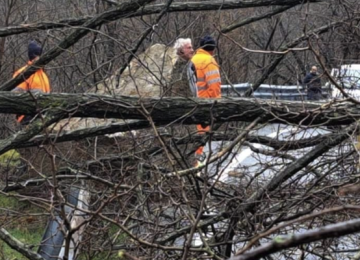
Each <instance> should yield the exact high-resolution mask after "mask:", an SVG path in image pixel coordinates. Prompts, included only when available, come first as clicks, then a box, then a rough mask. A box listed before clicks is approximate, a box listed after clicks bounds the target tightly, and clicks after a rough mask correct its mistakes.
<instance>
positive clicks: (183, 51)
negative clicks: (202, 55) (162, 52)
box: [174, 38, 197, 97]
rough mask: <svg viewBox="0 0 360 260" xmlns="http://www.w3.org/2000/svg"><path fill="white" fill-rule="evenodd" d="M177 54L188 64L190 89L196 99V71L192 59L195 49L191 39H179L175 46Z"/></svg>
mask: <svg viewBox="0 0 360 260" xmlns="http://www.w3.org/2000/svg"><path fill="white" fill-rule="evenodd" d="M174 49H175V52H176V54H177V55H178V56H179V57H180V58H181V59H183V60H185V61H187V62H188V65H187V69H186V75H187V78H188V81H189V87H190V90H191V93H192V94H193V96H194V97H197V87H196V69H195V66H194V63H192V61H191V58H192V57H193V56H194V53H195V52H194V49H193V46H192V43H191V39H190V38H179V39H177V40H176V42H175V44H174Z"/></svg>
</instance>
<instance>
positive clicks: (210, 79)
mask: <svg viewBox="0 0 360 260" xmlns="http://www.w3.org/2000/svg"><path fill="white" fill-rule="evenodd" d="M191 61H192V62H193V63H194V65H195V69H196V77H197V82H196V85H197V97H199V98H220V97H221V78H220V71H219V65H218V64H217V62H216V61H215V59H214V57H213V56H212V55H211V54H210V53H209V52H207V51H205V50H203V49H198V50H197V51H196V54H195V55H194V56H193V57H192V59H191Z"/></svg>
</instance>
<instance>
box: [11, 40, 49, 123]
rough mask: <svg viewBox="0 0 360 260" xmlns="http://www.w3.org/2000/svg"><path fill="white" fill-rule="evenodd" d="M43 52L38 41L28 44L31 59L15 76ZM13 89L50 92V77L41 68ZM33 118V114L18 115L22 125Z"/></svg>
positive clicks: (17, 90)
mask: <svg viewBox="0 0 360 260" xmlns="http://www.w3.org/2000/svg"><path fill="white" fill-rule="evenodd" d="M41 53H42V48H41V46H40V45H39V44H38V43H37V42H36V41H30V43H29V45H28V57H29V61H28V63H27V65H26V66H24V67H22V68H21V69H19V70H17V71H16V72H15V73H14V75H13V78H15V77H16V76H17V75H19V74H20V73H21V72H23V71H24V70H25V69H26V68H27V67H28V66H31V64H32V63H33V62H34V61H35V60H36V59H38V58H39V56H40V55H41ZM13 91H16V92H27V91H30V92H32V93H36V92H41V93H49V92H50V83H49V78H48V76H47V75H46V73H45V72H44V70H43V69H42V68H39V69H38V70H37V71H36V72H35V73H34V74H32V75H31V76H30V77H29V78H27V79H26V80H24V81H23V82H22V83H20V84H19V85H18V86H17V87H16V88H15V89H14V90H13ZM31 119H32V117H31V116H24V115H18V116H17V121H18V122H19V123H21V124H22V125H25V124H28V123H29V122H30V120H31Z"/></svg>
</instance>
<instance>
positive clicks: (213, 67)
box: [205, 62, 221, 98]
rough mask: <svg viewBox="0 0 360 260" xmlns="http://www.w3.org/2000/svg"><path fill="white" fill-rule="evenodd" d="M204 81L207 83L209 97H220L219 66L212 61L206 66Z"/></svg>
mask: <svg viewBox="0 0 360 260" xmlns="http://www.w3.org/2000/svg"><path fill="white" fill-rule="evenodd" d="M205 81H206V83H207V85H208V92H209V97H211V98H221V77H220V71H219V66H218V65H217V64H215V63H213V62H211V63H210V64H209V66H207V70H206V72H205Z"/></svg>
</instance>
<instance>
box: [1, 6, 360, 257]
mask: <svg viewBox="0 0 360 260" xmlns="http://www.w3.org/2000/svg"><path fill="white" fill-rule="evenodd" d="M3 2H4V4H3V5H2V6H1V7H0V10H1V14H2V15H1V16H0V23H1V28H0V82H1V83H0V91H1V95H0V111H1V120H2V125H1V138H2V139H1V140H0V154H1V156H0V171H1V175H0V176H1V178H0V189H1V190H0V198H3V197H10V198H13V199H14V200H17V201H19V202H20V201H21V202H26V207H28V208H26V209H21V208H18V207H17V208H12V207H10V206H4V207H3V206H0V219H1V221H0V239H1V240H2V241H3V243H6V244H7V245H9V246H10V247H11V248H13V249H14V250H16V251H18V252H19V253H20V254H22V255H23V256H24V257H27V258H28V259H49V255H47V254H50V255H51V253H49V252H44V251H42V252H36V250H35V249H34V248H35V247H40V248H42V247H43V246H44V245H48V246H49V247H53V248H55V247H56V246H58V247H59V250H58V251H60V246H61V247H62V253H61V256H60V257H61V258H62V259H117V258H123V259H261V258H263V259H348V258H349V257H350V258H352V259H359V251H360V249H359V245H358V233H359V231H360V225H359V220H358V218H357V215H358V214H359V206H358V205H357V203H358V197H357V196H358V194H359V191H360V185H358V178H359V173H358V171H359V170H358V160H359V156H358V149H359V146H358V144H357V136H358V135H359V127H358V122H359V119H360V106H359V101H357V100H356V99H354V98H351V97H346V98H344V99H342V100H330V99H328V100H326V101H322V102H306V101H284V100H279V99H273V100H260V99H254V98H252V97H251V96H252V94H253V92H254V91H256V89H257V88H258V87H259V86H260V85H261V84H263V83H272V84H289V85H290V84H295V85H296V84H299V83H298V80H299V79H301V78H302V77H303V76H304V73H306V72H307V70H308V69H309V67H310V66H311V65H313V64H318V65H319V67H320V68H321V71H322V72H323V76H322V80H323V82H326V81H331V80H333V79H331V78H329V76H330V75H329V71H330V69H332V68H334V67H338V66H340V65H342V64H349V63H357V60H358V58H359V45H358V44H359V43H358V42H359V41H358V38H359V32H358V25H359V20H360V16H359V12H358V11H359V8H360V4H359V3H358V2H357V1H355V0H347V1H338V0H330V1H321V0H308V1H306V0H262V1H259V0H252V1H230V0H226V1H195V2H194V1H191V2H187V1H185V2H184V1H172V0H168V1H155V0H137V1H114V0H103V1H100V0H98V1H89V0H85V1H69V0H57V1H53V0H49V1H38V0H36V1H25V0H6V1H3ZM205 34H211V35H212V36H214V37H215V38H216V39H217V41H218V48H217V52H216V59H217V60H218V61H219V64H220V66H221V73H222V82H223V84H228V85H232V84H236V83H241V82H250V83H252V84H253V88H252V89H249V90H248V91H246V92H245V94H243V96H242V97H241V96H237V97H224V98H222V99H218V100H212V99H206V100H205V99H196V98H189V97H188V96H186V95H185V94H179V93H182V92H181V91H178V89H176V86H177V85H176V84H177V83H178V82H176V81H178V80H177V79H176V80H175V79H174V78H172V79H168V78H166V80H165V79H164V78H165V73H166V72H165V69H163V70H161V69H162V68H159V67H161V66H158V67H157V68H154V67H152V66H151V65H150V63H151V62H144V59H145V58H144V56H141V55H142V53H143V52H144V51H147V50H148V48H149V47H151V46H154V45H156V44H162V45H164V46H167V47H168V48H169V49H171V48H170V47H171V46H172V45H173V43H174V41H175V40H176V39H177V38H179V37H191V38H192V39H193V41H194V45H195V47H198V46H197V45H198V42H199V39H200V38H201V37H202V36H203V35H205ZM31 39H36V40H38V41H39V42H41V43H42V45H43V48H44V53H43V55H42V56H41V58H40V59H39V60H37V61H36V62H35V63H34V66H29V67H28V69H26V71H24V73H22V74H21V75H19V76H18V77H16V78H12V74H13V72H14V71H15V70H16V69H17V68H19V67H20V66H22V65H23V64H24V63H25V62H26V59H27V53H26V52H27V43H28V41H29V40H31ZM155 54H156V55H157V56H154V57H156V58H153V59H160V60H161V59H163V60H164V63H163V64H165V62H166V58H165V57H166V56H165V55H164V53H155ZM145 56H146V55H145ZM143 58H144V59H143ZM130 64H131V66H133V67H136V68H137V69H138V70H139V71H140V70H141V69H142V70H144V71H146V72H147V73H148V74H151V75H152V76H153V78H154V79H155V81H156V82H157V85H158V86H159V88H160V92H159V93H160V94H159V95H157V96H156V95H154V96H152V95H142V96H141V97H138V96H129V95H126V94H123V93H118V92H116V87H115V88H114V89H115V90H114V89H112V90H111V87H112V86H113V84H115V85H116V86H118V82H120V81H121V80H124V78H126V79H129V82H128V85H129V86H132V87H133V88H134V90H133V91H134V93H137V94H140V93H141V88H142V86H141V85H137V84H138V83H134V82H138V81H137V80H139V79H141V77H142V76H143V75H141V74H137V73H134V72H133V71H131V70H128V68H129V67H130ZM38 66H40V67H45V69H46V72H47V73H48V74H49V76H50V79H51V85H52V91H53V93H52V94H49V95H41V94H39V95H32V94H18V93H14V92H10V91H11V90H12V89H14V88H15V87H16V86H17V85H18V84H19V83H20V82H22V81H23V80H24V78H27V77H29V76H30V75H31V74H32V73H34V72H35V71H36V68H37V67H38ZM155 69H156V70H160V71H163V74H161V75H158V74H156V73H155ZM129 71H130V72H129ZM180 81H181V80H180ZM185 81H186V79H185ZM335 83H336V82H335ZM132 84H133V85H132ZM181 86H184V84H183V85H181ZM185 87H187V86H186V84H185ZM337 87H338V88H340V89H341V86H339V85H337ZM104 89H105V90H104ZM109 89H110V90H111V91H110V90H109ZM341 90H342V89H341ZM114 93H115V94H114ZM120 94H123V95H120ZM345 94H346V93H345ZM14 114H28V115H33V116H35V119H34V120H33V121H32V122H31V123H30V124H29V125H27V126H26V127H19V126H18V125H17V124H16V122H15V119H14V118H13V117H14ZM79 118H82V119H81V120H80V119H79ZM86 120H89V121H86ZM91 120H94V121H96V120H97V121H96V122H102V123H101V124H87V122H90V121H91ZM101 120H103V121H101ZM73 122H76V123H75V124H74V123H73ZM84 122H86V123H84ZM199 123H200V124H206V125H210V126H211V127H212V130H211V131H210V132H209V133H207V134H205V135H200V134H197V133H196V130H195V127H194V125H195V124H199ZM74 125H75V126H78V127H77V128H70V127H69V126H74ZM135 130H136V132H135ZM119 133H121V134H119ZM204 144H205V146H206V150H207V154H208V156H207V160H206V163H205V165H204V166H201V167H197V168H194V167H193V165H194V163H193V159H194V158H193V154H194V151H195V150H196V149H197V147H199V146H200V145H204ZM79 191H80V192H84V193H81V194H78V193H79ZM80 195H81V196H80ZM74 197H76V198H80V199H79V200H80V202H82V204H84V205H85V206H84V205H83V206H84V207H81V205H80V204H79V201H77V202H76V203H74ZM82 200H84V201H82ZM28 209H29V210H28ZM48 221H53V222H52V223H57V227H58V229H57V232H58V234H61V237H62V242H61V245H55V243H54V242H53V241H52V240H50V239H47V240H46V239H45V240H41V241H38V242H37V243H36V244H32V245H29V244H28V243H27V242H26V241H18V240H17V239H16V235H14V234H13V233H12V231H13V230H14V229H16V227H18V226H24V227H26V226H28V225H30V224H31V223H35V224H36V225H37V226H38V227H40V228H43V229H44V231H45V230H46V228H47V227H46V223H47V222H48ZM79 234H80V237H79ZM24 242H25V243H24ZM73 249H75V253H73V252H72V250H73ZM3 254H4V253H3V251H2V247H0V256H2V255H3ZM57 256H58V255H57ZM57 256H53V257H57ZM4 257H6V256H4Z"/></svg>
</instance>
